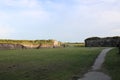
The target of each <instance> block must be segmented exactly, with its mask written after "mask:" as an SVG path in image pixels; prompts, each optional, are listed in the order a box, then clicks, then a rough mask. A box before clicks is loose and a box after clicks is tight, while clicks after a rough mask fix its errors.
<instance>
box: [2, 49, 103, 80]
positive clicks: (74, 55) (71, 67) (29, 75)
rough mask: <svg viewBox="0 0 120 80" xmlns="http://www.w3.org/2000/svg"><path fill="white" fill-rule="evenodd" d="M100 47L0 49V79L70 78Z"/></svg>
mask: <svg viewBox="0 0 120 80" xmlns="http://www.w3.org/2000/svg"><path fill="white" fill-rule="evenodd" d="M102 49H103V48H84V47H81V48H51V49H23V50H22V49H19V50H0V80H71V79H72V77H73V76H74V75H79V76H81V74H83V73H84V72H86V71H87V70H88V69H89V68H90V67H91V65H92V64H93V62H94V60H95V58H96V56H97V55H98V54H99V53H100V51H101V50H102Z"/></svg>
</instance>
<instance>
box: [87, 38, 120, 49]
mask: <svg viewBox="0 0 120 80" xmlns="http://www.w3.org/2000/svg"><path fill="white" fill-rule="evenodd" d="M118 44H120V37H119V36H115V37H105V38H100V37H91V38H87V39H86V40H85V46H86V47H117V45H118Z"/></svg>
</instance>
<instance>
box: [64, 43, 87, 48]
mask: <svg viewBox="0 0 120 80" xmlns="http://www.w3.org/2000/svg"><path fill="white" fill-rule="evenodd" d="M64 45H65V46H66V47H84V46H85V44H84V43H64Z"/></svg>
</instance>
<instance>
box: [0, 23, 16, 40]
mask: <svg viewBox="0 0 120 80" xmlns="http://www.w3.org/2000/svg"><path fill="white" fill-rule="evenodd" d="M14 32H15V30H14V29H12V28H11V27H9V26H2V25H1V26H0V38H2V39H3V38H8V37H11V35H12V34H13V33H14Z"/></svg>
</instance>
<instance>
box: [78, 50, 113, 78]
mask: <svg viewBox="0 0 120 80" xmlns="http://www.w3.org/2000/svg"><path fill="white" fill-rule="evenodd" d="M111 49H112V48H106V49H104V50H103V51H102V52H101V53H100V55H99V56H98V58H97V59H96V61H95V63H94V65H93V66H92V70H90V72H88V73H86V74H85V75H84V77H83V78H81V79H78V80H111V78H110V77H109V76H108V75H106V74H104V73H103V72H100V69H101V66H102V64H103V62H104V59H105V56H106V54H107V52H108V51H110V50H111Z"/></svg>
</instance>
